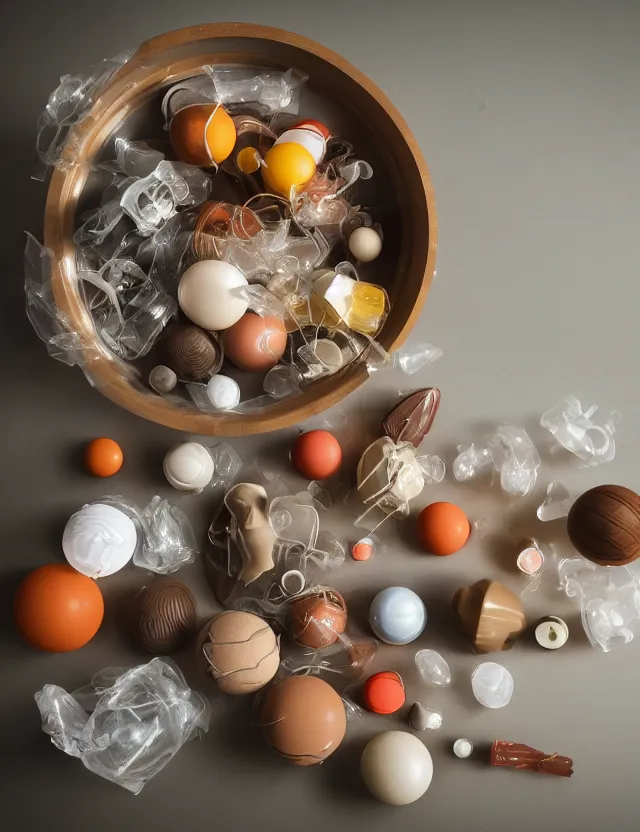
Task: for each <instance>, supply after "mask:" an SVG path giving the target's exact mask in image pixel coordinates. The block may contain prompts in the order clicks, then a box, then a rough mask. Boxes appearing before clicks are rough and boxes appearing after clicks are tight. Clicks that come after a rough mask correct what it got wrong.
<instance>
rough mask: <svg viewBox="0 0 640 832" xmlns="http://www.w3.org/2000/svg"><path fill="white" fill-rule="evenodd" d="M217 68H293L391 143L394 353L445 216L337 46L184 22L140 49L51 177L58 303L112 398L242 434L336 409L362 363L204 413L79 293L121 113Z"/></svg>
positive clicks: (158, 416)
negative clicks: (104, 159)
mask: <svg viewBox="0 0 640 832" xmlns="http://www.w3.org/2000/svg"><path fill="white" fill-rule="evenodd" d="M209 63H213V64H216V63H218V64H221V63H225V64H238V65H260V66H271V67H275V68H281V69H283V68H288V67H290V66H293V67H295V68H296V69H298V70H301V71H302V72H305V73H307V74H308V75H309V77H310V78H311V79H312V80H313V83H314V85H317V86H319V87H321V88H323V89H324V90H326V93H327V95H328V96H332V97H333V98H335V99H336V100H337V101H338V103H340V105H341V106H344V107H347V108H353V109H355V110H357V112H358V115H359V117H360V118H361V119H363V120H364V122H365V123H366V124H367V125H368V128H370V129H371V130H372V131H373V132H374V134H375V135H376V137H377V139H378V140H379V141H380V142H381V143H382V144H383V145H384V148H385V159H386V162H387V164H388V167H389V171H390V175H391V178H392V180H393V181H394V183H397V193H396V195H397V196H398V198H399V208H400V212H401V218H400V219H401V223H400V227H401V228H402V241H401V255H400V257H399V260H398V263H397V266H396V270H395V273H394V275H393V277H392V280H391V284H390V294H391V296H392V300H393V305H392V310H391V314H390V315H389V318H388V319H387V321H386V323H385V326H384V328H383V330H382V332H381V334H380V336H379V340H380V342H381V343H382V345H383V346H384V347H385V348H386V349H387V350H390V351H392V350H394V349H397V348H398V347H399V346H401V345H402V343H403V342H404V341H405V339H406V337H407V336H408V334H409V332H410V331H411V329H412V328H413V326H414V324H415V323H416V321H417V319H418V316H419V314H420V311H421V309H422V306H423V303H424V300H425V298H426V295H427V292H428V290H429V286H430V283H431V279H432V277H433V273H434V269H435V257H436V248H437V222H436V213H435V200H434V193H433V188H432V185H431V180H430V177H429V172H428V170H427V166H426V164H425V162H424V159H423V158H422V154H421V153H420V150H419V148H418V146H417V143H416V141H415V139H414V137H413V136H412V134H411V131H410V130H409V128H408V126H407V124H406V122H405V121H404V119H403V118H402V116H401V115H400V114H399V113H398V111H397V110H396V108H395V107H394V106H393V104H392V103H391V102H390V101H389V99H388V98H387V97H386V96H385V95H384V93H382V92H381V91H380V90H379V89H378V88H377V87H376V85H375V84H373V82H372V81H370V80H369V79H368V78H367V77H366V76H365V75H363V74H362V73H361V72H359V71H358V70H357V69H355V67H353V66H351V65H350V64H349V63H348V62H347V61H345V60H344V59H343V58H342V57H340V56H339V55H337V54H336V53H335V52H332V51H331V50H329V49H327V48H325V47H323V46H320V45H319V44H317V43H315V42H314V41H312V40H310V39H308V38H305V37H302V36H300V35H295V34H293V33H291V32H286V31H284V30H281V29H274V28H271V27H265V26H256V25H249V24H244V23H221V24H207V25H202V26H194V27H190V28H186V29H180V30H177V31H173V32H169V33H167V34H164V35H160V36H159V37H156V38H153V39H152V40H149V41H146V42H145V43H143V44H142V45H141V46H140V48H139V49H138V51H137V52H136V54H135V55H134V56H133V58H132V59H131V60H130V61H129V62H128V63H127V64H125V66H124V67H123V68H122V69H121V70H120V71H119V72H118V73H117V74H116V75H115V76H114V78H113V79H112V81H111V82H110V84H109V85H108V87H107V88H106V89H105V90H104V91H103V92H102V94H101V95H100V96H99V98H98V99H97V100H96V102H95V103H94V106H93V107H92V109H91V111H90V112H89V114H88V115H87V117H85V119H84V120H83V121H82V122H81V123H80V124H79V125H77V126H76V128H75V129H74V131H73V136H72V140H71V141H70V142H69V143H68V145H67V148H66V149H65V154H64V157H65V158H66V159H67V161H68V162H70V165H69V167H65V169H62V168H57V169H55V170H54V172H53V175H52V178H51V183H50V186H49V192H48V196H47V204H46V208H45V222H44V227H45V234H44V242H45V245H46V246H47V247H48V248H51V249H52V250H53V252H54V257H53V261H54V264H55V265H54V270H53V274H52V282H53V290H54V295H55V299H56V304H57V305H58V307H59V309H60V311H61V312H62V313H63V314H64V316H65V318H66V320H67V322H68V325H69V327H70V328H71V329H72V330H73V331H75V332H77V334H78V337H79V340H80V343H81V346H82V349H83V351H84V354H85V362H86V366H85V370H86V372H87V373H88V375H89V376H90V378H91V380H92V382H93V383H94V385H95V386H96V387H97V388H98V389H99V390H100V391H101V392H102V393H103V394H104V395H105V396H107V397H108V398H109V399H111V400H112V401H113V402H115V403H116V404H118V405H120V406H121V407H123V408H125V409H127V410H129V411H131V412H133V413H136V414H138V415H139V416H142V417H144V418H146V419H150V420H151V421H154V422H157V423H159V424H162V425H166V426H167V427H171V428H175V429H177V430H180V431H184V432H188V433H196V434H204V435H207V434H208V435H218V436H241V435H245V434H252V433H264V432H267V431H270V430H277V429H279V428H283V427H288V426H291V425H295V424H298V423H300V422H302V421H304V420H305V419H307V418H309V417H311V416H313V415H315V414H317V413H320V412H322V411H324V410H326V409H328V408H329V407H331V406H332V405H334V404H336V403H337V402H339V401H340V400H341V399H343V398H344V397H345V396H346V395H348V394H349V393H351V392H352V391H353V390H355V389H356V388H357V387H358V386H359V385H360V384H362V382H363V381H365V379H366V378H367V372H366V368H365V367H364V366H363V365H362V364H357V365H354V366H351V367H349V368H348V369H347V370H346V371H345V372H342V373H340V374H339V375H338V376H333V377H329V378H326V379H321V380H319V381H317V382H316V383H314V384H313V385H311V386H310V387H309V388H308V389H307V390H306V391H305V392H303V393H302V394H301V395H300V396H296V397H294V398H291V399H289V400H283V401H280V402H277V403H275V404H273V405H272V406H270V407H269V408H268V409H266V410H264V411H262V412H260V413H255V414H241V413H220V414H208V413H202V412H201V411H199V410H197V408H196V407H195V406H191V405H186V404H185V406H183V407H179V408H178V407H176V406H175V405H174V404H172V403H171V402H170V401H167V400H165V399H162V398H161V397H158V396H156V395H154V394H153V393H152V392H151V391H149V390H148V389H147V388H146V386H145V384H144V383H143V382H142V380H141V379H140V377H139V374H138V372H137V370H136V368H135V367H134V366H132V365H128V364H126V363H125V362H122V361H120V360H119V359H117V358H116V357H115V356H113V355H112V354H111V353H110V352H109V351H108V350H107V349H106V348H105V347H104V346H103V345H102V343H101V342H100V339H99V338H98V336H97V333H96V332H95V328H94V325H93V322H92V320H91V318H90V316H89V314H88V312H87V311H86V309H85V308H84V305H83V303H82V300H81V295H80V292H79V288H78V279H77V274H76V265H75V246H74V244H73V241H72V234H73V231H74V222H75V216H76V211H77V207H78V201H79V198H80V196H81V194H82V191H83V188H84V186H85V184H86V182H87V178H88V176H89V173H90V170H91V166H92V164H93V162H94V160H95V159H96V158H97V157H98V155H99V153H100V151H101V150H102V148H103V145H104V144H105V142H106V141H107V140H108V139H109V137H110V136H111V135H112V134H113V133H114V132H115V131H116V130H117V128H118V126H119V125H120V124H121V123H122V121H123V119H124V117H125V115H126V114H127V113H131V112H133V111H135V110H136V109H138V108H139V107H141V106H143V105H144V104H145V103H147V102H148V101H150V100H151V98H153V96H154V95H156V94H157V92H158V90H159V89H161V88H163V87H166V86H168V85H169V84H170V83H176V82H177V81H180V80H182V79H184V78H188V77H191V76H193V75H196V74H199V73H200V72H201V71H202V70H201V67H202V65H203V64H209Z"/></svg>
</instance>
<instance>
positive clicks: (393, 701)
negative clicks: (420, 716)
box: [362, 670, 406, 714]
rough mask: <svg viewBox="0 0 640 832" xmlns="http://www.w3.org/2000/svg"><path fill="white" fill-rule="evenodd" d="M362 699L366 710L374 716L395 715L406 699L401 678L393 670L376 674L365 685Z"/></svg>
mask: <svg viewBox="0 0 640 832" xmlns="http://www.w3.org/2000/svg"><path fill="white" fill-rule="evenodd" d="M362 699H363V701H364V705H365V708H366V709H367V710H368V711H373V713H374V714H394V713H395V712H396V711H399V710H400V708H401V707H402V706H403V705H404V703H405V699H406V696H405V692H404V684H403V682H402V679H401V677H400V676H399V674H398V673H394V672H393V671H392V670H385V671H383V672H382V673H374V675H373V676H369V678H368V679H367V681H366V682H365V683H364V688H363V690H362Z"/></svg>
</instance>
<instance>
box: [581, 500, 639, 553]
mask: <svg viewBox="0 0 640 832" xmlns="http://www.w3.org/2000/svg"><path fill="white" fill-rule="evenodd" d="M567 531H568V532H569V538H570V540H571V543H572V544H573V545H574V546H575V548H576V549H577V550H578V552H579V553H580V554H581V555H582V556H583V557H585V558H587V560H590V561H592V562H593V563H596V564H598V566H624V565H625V564H627V563H631V562H632V561H634V560H635V559H636V558H637V557H640V495H638V494H636V493H635V491H631V489H630V488H624V487H623V486H621V485H599V486H597V488H591V489H590V490H589V491H585V493H584V494H583V495H582V496H581V497H578V499H577V500H576V501H575V503H574V504H573V505H572V506H571V510H570V511H569V517H568V518H567Z"/></svg>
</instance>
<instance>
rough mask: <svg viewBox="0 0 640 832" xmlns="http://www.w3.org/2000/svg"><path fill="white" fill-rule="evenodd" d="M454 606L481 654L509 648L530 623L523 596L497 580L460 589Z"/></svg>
mask: <svg viewBox="0 0 640 832" xmlns="http://www.w3.org/2000/svg"><path fill="white" fill-rule="evenodd" d="M453 608H454V610H455V611H456V612H457V613H458V615H459V616H460V621H461V623H462V629H463V630H464V633H465V635H467V636H468V637H469V638H470V639H471V641H472V642H473V647H474V649H475V651H476V652H477V653H493V652H495V651H497V650H509V649H510V648H511V647H512V646H513V644H514V642H515V641H516V639H517V638H518V636H519V635H521V633H522V632H523V631H524V630H525V629H526V626H527V620H526V618H525V615H524V610H523V609H522V604H521V603H520V599H519V598H518V596H517V595H514V593H513V592H511V590H510V589H507V587H506V586H503V585H502V584H500V583H498V582H497V581H488V580H483V581H478V582H477V583H475V584H474V585H473V586H471V587H463V588H461V589H459V590H458V591H457V592H456V594H455V595H454V597H453Z"/></svg>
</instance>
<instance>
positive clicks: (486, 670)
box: [471, 662, 515, 708]
mask: <svg viewBox="0 0 640 832" xmlns="http://www.w3.org/2000/svg"><path fill="white" fill-rule="evenodd" d="M514 687H515V686H514V681H513V676H512V675H511V674H510V673H509V671H508V670H507V668H506V667H503V666H502V665H501V664H497V663H496V662H483V663H482V664H479V665H478V666H477V667H476V669H475V670H474V671H473V674H472V676H471V689H472V690H473V695H474V696H475V698H476V699H477V700H478V702H479V703H480V704H481V705H484V707H485V708H504V707H505V706H506V705H508V704H509V702H511V697H512V696H513V691H514Z"/></svg>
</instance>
